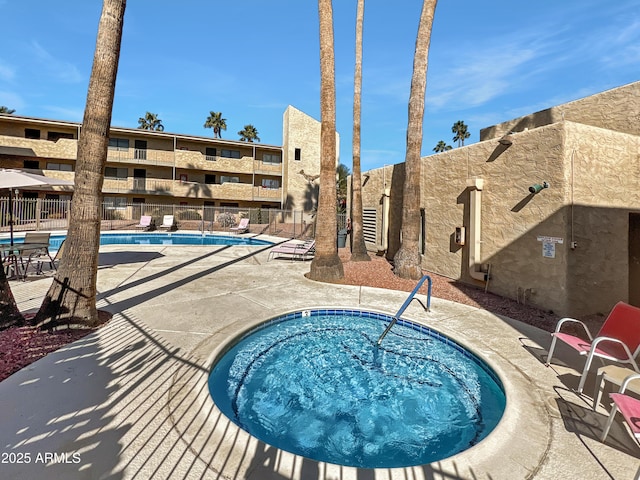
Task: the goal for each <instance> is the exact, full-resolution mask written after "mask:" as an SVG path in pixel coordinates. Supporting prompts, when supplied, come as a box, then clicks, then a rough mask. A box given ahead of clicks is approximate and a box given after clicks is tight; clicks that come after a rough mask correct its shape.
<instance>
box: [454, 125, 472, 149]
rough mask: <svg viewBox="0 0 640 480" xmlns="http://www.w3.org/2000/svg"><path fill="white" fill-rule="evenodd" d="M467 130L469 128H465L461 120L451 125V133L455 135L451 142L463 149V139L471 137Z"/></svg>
mask: <svg viewBox="0 0 640 480" xmlns="http://www.w3.org/2000/svg"><path fill="white" fill-rule="evenodd" d="M468 129H469V127H467V126H466V125H465V123H464V122H463V121H462V120H458V121H457V122H456V123H454V124H453V127H451V131H452V132H453V133H455V135H454V137H453V141H454V142H458V146H459V147H463V146H464V140H465V138H469V137H470V136H471V134H470V133H469V132H468Z"/></svg>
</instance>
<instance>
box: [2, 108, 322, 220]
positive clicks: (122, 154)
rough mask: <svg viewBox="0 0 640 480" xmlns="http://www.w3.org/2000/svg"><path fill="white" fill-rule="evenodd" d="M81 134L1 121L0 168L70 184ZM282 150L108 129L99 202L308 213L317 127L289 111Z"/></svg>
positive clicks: (32, 194)
mask: <svg viewBox="0 0 640 480" xmlns="http://www.w3.org/2000/svg"><path fill="white" fill-rule="evenodd" d="M81 129H82V124H81V123H75V122H66V121H61V120H48V119H39V118H30V117H22V116H18V115H6V114H0V167H1V168H20V169H30V170H37V171H38V173H41V174H43V175H47V176H50V177H55V178H62V179H66V180H73V176H74V170H75V167H76V158H77V150H78V138H79V135H80V131H81ZM283 142H284V144H283V145H281V146H276V145H265V144H259V143H247V142H241V141H233V140H226V139H214V138H211V137H205V136H202V137H201V136H195V135H184V134H175V133H167V132H155V131H147V130H140V129H132V128H118V127H112V128H111V131H110V138H109V149H108V154H107V164H106V167H105V170H104V175H105V179H104V186H103V189H102V192H103V195H104V202H105V203H106V204H111V205H113V206H114V207H116V208H117V207H118V205H127V204H142V203H152V204H174V205H176V204H179V205H188V206H200V207H202V206H215V207H239V208H261V209H265V208H286V209H290V210H310V208H306V207H309V206H310V205H312V204H313V203H314V202H315V199H314V198H311V197H312V195H313V193H314V192H313V191H312V190H313V189H311V190H310V189H309V181H308V180H309V177H310V176H314V175H318V174H319V173H320V122H318V121H317V120H315V119H313V118H311V117H309V116H308V115H306V114H304V113H303V112H301V111H299V110H297V109H296V108H294V107H292V106H289V107H288V108H287V109H286V111H285V112H284V115H283ZM315 194H316V195H317V192H316V193H315ZM0 195H1V192H0ZM20 195H21V196H22V197H23V198H50V199H64V198H68V197H69V195H70V193H68V192H64V191H55V190H53V189H52V190H51V191H47V192H43V191H29V190H28V189H25V190H24V191H20Z"/></svg>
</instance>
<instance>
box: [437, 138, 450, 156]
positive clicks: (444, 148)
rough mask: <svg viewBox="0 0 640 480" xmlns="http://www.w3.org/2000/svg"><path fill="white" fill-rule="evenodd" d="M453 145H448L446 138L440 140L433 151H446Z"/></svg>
mask: <svg viewBox="0 0 640 480" xmlns="http://www.w3.org/2000/svg"><path fill="white" fill-rule="evenodd" d="M452 148H453V147H452V146H451V145H447V143H446V142H445V141H444V140H440V141H439V142H438V144H437V145H436V146H435V147H434V149H433V151H434V152H436V153H440V152H446V151H447V150H451V149H452Z"/></svg>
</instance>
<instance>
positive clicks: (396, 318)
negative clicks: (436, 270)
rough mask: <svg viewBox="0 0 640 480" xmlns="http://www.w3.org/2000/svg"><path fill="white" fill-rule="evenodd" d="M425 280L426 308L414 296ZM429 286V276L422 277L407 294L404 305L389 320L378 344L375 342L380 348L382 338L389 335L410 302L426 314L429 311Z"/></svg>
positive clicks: (430, 282)
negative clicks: (413, 301) (413, 302)
mask: <svg viewBox="0 0 640 480" xmlns="http://www.w3.org/2000/svg"><path fill="white" fill-rule="evenodd" d="M425 280H427V281H428V283H427V285H428V289H427V305H426V306H425V305H424V304H423V303H422V302H421V301H420V299H419V298H415V296H416V294H417V293H418V290H420V287H422V284H423V283H424V282H425ZM431 284H432V281H431V277H430V276H429V275H424V276H423V277H422V278H421V279H420V281H418V283H417V284H416V286H415V287H414V289H413V290H412V291H411V293H410V294H409V296H408V297H407V299H406V300H405V301H404V303H403V304H402V306H401V307H400V309H399V310H398V311H397V312H396V314H395V315H394V316H393V319H392V320H391V322H390V323H389V325H387V328H386V329H385V330H384V332H382V335H380V338H378V342H377V345H378V346H380V345H381V344H382V340H383V339H384V337H385V336H386V335H387V333H389V330H391V327H393V326H394V325H395V323H396V322H397V321H398V319H399V318H400V315H402V314H403V313H404V311H405V310H406V309H407V307H409V304H410V303H411V301H412V300H417V301H418V303H419V304H420V305H422V308H424V309H425V310H426V311H427V312H428V311H429V309H430V308H431Z"/></svg>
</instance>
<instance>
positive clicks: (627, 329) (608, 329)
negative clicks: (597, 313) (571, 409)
mask: <svg viewBox="0 0 640 480" xmlns="http://www.w3.org/2000/svg"><path fill="white" fill-rule="evenodd" d="M567 322H573V323H578V324H580V325H582V327H583V328H584V330H585V332H586V335H587V337H588V338H589V340H588V341H587V340H583V339H582V338H580V337H576V336H574V335H570V334H568V333H562V332H560V329H561V327H562V325H563V324H565V323H567ZM551 335H552V336H553V340H551V347H550V348H549V355H548V356H547V363H546V364H547V366H549V364H550V363H551V359H552V358H553V352H554V350H555V348H556V341H557V340H560V341H562V342H564V343H566V344H567V345H569V346H570V347H571V348H573V349H574V350H576V351H577V352H578V353H579V354H580V355H586V356H587V360H586V362H585V365H584V369H583V371H582V376H581V377H580V384H579V386H578V393H582V389H583V388H584V384H585V381H586V379H587V374H588V373H589V368H590V367H591V362H592V361H593V357H600V358H602V359H606V360H613V361H615V362H620V363H628V364H631V365H632V366H633V368H634V370H635V371H636V372H638V371H640V370H639V369H638V364H637V363H636V360H635V357H636V356H637V355H638V353H639V352H640V308H638V307H634V306H632V305H629V304H627V303H624V302H618V303H616V304H615V305H614V307H613V309H612V310H611V312H610V313H609V316H608V317H607V319H606V320H605V321H604V323H603V324H602V327H601V328H600V331H599V332H598V334H597V335H596V337H595V338H593V336H592V335H591V333H590V332H589V329H588V328H587V326H586V325H585V324H584V323H582V322H580V321H579V320H575V319H573V318H563V319H561V320H560V321H559V322H558V324H557V325H556V329H555V331H554V332H553V333H552V334H551ZM632 352H633V353H632Z"/></svg>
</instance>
